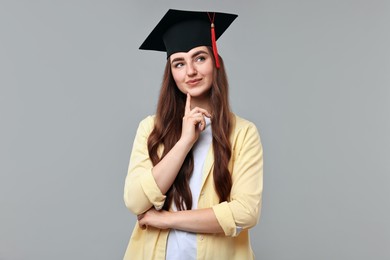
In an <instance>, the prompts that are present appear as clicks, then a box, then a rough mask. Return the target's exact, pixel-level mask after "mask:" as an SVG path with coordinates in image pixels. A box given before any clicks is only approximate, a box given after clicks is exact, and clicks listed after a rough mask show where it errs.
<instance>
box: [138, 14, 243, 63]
mask: <svg viewBox="0 0 390 260" xmlns="http://www.w3.org/2000/svg"><path fill="white" fill-rule="evenodd" d="M236 18H237V15H236V14H228V13H216V12H195V11H183V10H174V9H169V10H168V12H167V13H166V14H165V15H164V17H163V18H162V19H161V20H160V22H159V23H158V24H157V26H156V27H155V28H154V29H153V31H152V32H151V33H150V34H149V36H148V37H147V38H146V40H145V41H144V42H143V43H142V45H141V46H140V47H139V48H140V49H141V50H154V51H164V52H166V53H167V57H169V56H171V55H172V54H173V53H176V52H188V51H189V50H191V49H193V48H195V47H198V46H212V47H213V53H214V57H215V62H216V67H217V68H219V60H218V50H217V44H216V41H217V39H218V38H219V37H220V36H221V35H222V34H223V33H224V32H225V30H226V29H227V28H228V27H229V26H230V24H231V23H232V22H233V21H234V19H236Z"/></svg>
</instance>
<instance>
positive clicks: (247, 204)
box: [213, 123, 263, 237]
mask: <svg viewBox="0 0 390 260" xmlns="http://www.w3.org/2000/svg"><path fill="white" fill-rule="evenodd" d="M239 131H240V132H239V133H238V134H237V140H235V143H234V147H233V157H232V163H233V166H232V172H231V174H232V181H233V185H232V189H231V193H230V201H229V202H222V203H220V204H218V205H215V206H213V210H214V213H215V215H216V217H217V220H218V222H219V224H220V225H221V227H222V229H223V230H224V233H225V235H226V236H233V237H234V236H237V235H238V232H237V230H239V229H237V227H240V228H243V229H248V228H251V227H253V226H255V225H256V224H257V222H258V220H259V216H260V212H261V202H262V191H263V148H262V145H261V141H260V136H259V134H258V131H257V129H256V126H255V125H254V124H253V123H249V125H248V126H247V127H245V128H244V129H240V130H239Z"/></svg>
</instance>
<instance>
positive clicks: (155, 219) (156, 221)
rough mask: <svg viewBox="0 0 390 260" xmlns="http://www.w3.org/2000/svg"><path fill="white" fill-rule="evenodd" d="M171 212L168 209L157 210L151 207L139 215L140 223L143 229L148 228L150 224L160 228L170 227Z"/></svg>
mask: <svg viewBox="0 0 390 260" xmlns="http://www.w3.org/2000/svg"><path fill="white" fill-rule="evenodd" d="M170 214H171V213H170V212H169V211H166V210H156V209H154V208H151V209H149V210H148V211H146V212H145V213H144V214H140V215H138V216H137V219H138V224H139V226H140V228H141V229H146V228H147V227H148V226H152V227H155V228H159V229H168V228H170V227H169V225H168V219H169V215H170Z"/></svg>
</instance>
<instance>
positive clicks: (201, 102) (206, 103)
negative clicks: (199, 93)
mask: <svg viewBox="0 0 390 260" xmlns="http://www.w3.org/2000/svg"><path fill="white" fill-rule="evenodd" d="M194 107H200V108H203V109H206V110H207V111H208V112H209V113H212V111H211V106H210V99H209V98H208V97H207V98H200V97H191V109H192V108H194Z"/></svg>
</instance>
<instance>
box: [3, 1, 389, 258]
mask: <svg viewBox="0 0 390 260" xmlns="http://www.w3.org/2000/svg"><path fill="white" fill-rule="evenodd" d="M168 8H176V9H187V10H214V11H223V12H232V13H237V14H238V15H239V17H238V19H237V20H236V21H235V22H234V23H233V24H232V26H231V27H230V28H229V30H228V31H227V32H226V33H225V34H224V35H223V36H222V37H221V39H220V40H219V43H218V47H219V51H220V54H221V55H222V56H223V57H224V60H225V63H226V66H227V72H228V76H229V80H230V90H231V93H230V96H231V103H232V108H233V110H234V111H235V112H236V113H237V114H239V115H240V116H242V117H245V118H247V119H249V120H252V121H253V122H255V124H256V125H257V126H258V129H259V131H260V133H261V137H262V142H263V146H264V153H265V157H264V158H265V171H264V200H263V212H262V216H261V221H260V223H259V225H257V226H256V227H255V228H254V229H253V230H252V231H251V237H252V245H253V248H254V251H255V254H256V257H257V259H265V260H289V259H307V260H311V259H324V260H325V259H337V260H343V259H354V260H357V259H361V260H363V259H378V260H381V259H383V260H385V259H390V159H389V152H390V136H389V133H390V113H389V112H390V73H389V72H390V50H389V46H390V2H389V1H386V0H383V1H380V0H366V1H363V0H350V1H348V0H319V1H312V0H300V1H298V0H297V1H291V0H263V1H247V2H243V1H240V2H239V1H227V0H224V1H214V2H212V1H205V0H203V1H199V0H198V1H191V2H190V1H153V2H152V1H124V0H111V1H109V0H97V1H87V0H78V1H75V0H71V1H48V0H46V1H45V0H40V1H27V0H26V1H11V0H1V1H0V125H1V127H0V160H1V163H0V259H2V260H21V259H29V260H46V259H47V260H52V259H57V260H68V259H122V257H123V254H124V251H125V248H126V246H127V243H128V240H129V237H130V235H131V232H132V229H133V226H134V224H135V217H134V216H132V215H131V213H130V212H129V211H128V210H127V209H126V208H125V206H124V203H123V198H122V194H123V185H124V179H125V176H126V173H127V166H128V160H129V156H130V151H131V147H132V142H133V138H134V135H135V131H136V128H137V126H138V123H139V121H140V120H141V119H142V118H144V117H146V116H147V115H150V114H153V113H154V111H155V105H156V102H157V96H158V91H159V86H160V81H161V79H162V73H163V67H164V64H165V54H164V53H159V52H147V51H139V50H138V47H139V45H140V44H141V43H142V41H143V40H144V38H145V37H146V36H147V35H148V34H149V32H150V31H151V30H152V29H153V28H154V26H155V25H156V23H157V22H158V21H159V20H160V18H161V17H162V15H163V14H164V13H165V12H166V11H167V9H168Z"/></svg>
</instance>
